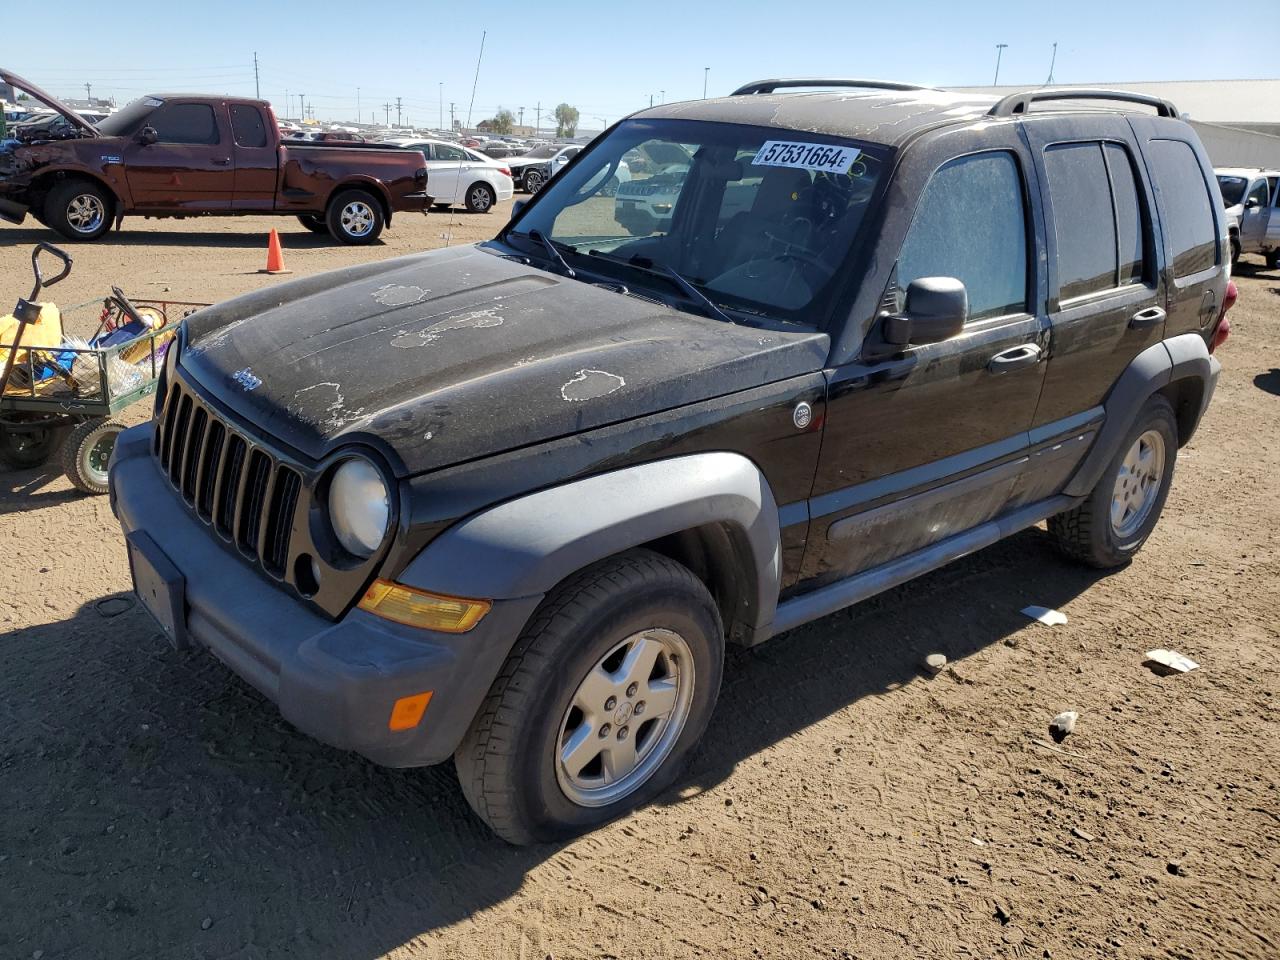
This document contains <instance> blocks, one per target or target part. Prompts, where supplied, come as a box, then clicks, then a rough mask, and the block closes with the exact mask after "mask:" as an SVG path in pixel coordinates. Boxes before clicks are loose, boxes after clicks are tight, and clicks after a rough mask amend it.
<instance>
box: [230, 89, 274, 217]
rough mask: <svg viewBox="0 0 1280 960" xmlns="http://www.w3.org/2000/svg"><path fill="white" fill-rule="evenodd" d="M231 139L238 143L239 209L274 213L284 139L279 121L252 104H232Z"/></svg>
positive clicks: (235, 202)
mask: <svg viewBox="0 0 1280 960" xmlns="http://www.w3.org/2000/svg"><path fill="white" fill-rule="evenodd" d="M229 112H230V117H231V140H232V143H234V144H235V170H236V174H235V188H234V196H233V198H232V206H233V207H234V208H235V209H236V210H271V209H272V208H274V206H275V200H276V178H277V169H276V168H277V166H278V164H279V150H278V147H277V144H278V142H279V139H280V135H279V131H278V130H275V129H274V124H275V120H274V118H273V117H272V116H271V115H270V114H269V113H267V112H265V111H264V110H263V109H262V108H261V107H259V106H257V105H256V104H252V103H233V104H231V105H230V111H229Z"/></svg>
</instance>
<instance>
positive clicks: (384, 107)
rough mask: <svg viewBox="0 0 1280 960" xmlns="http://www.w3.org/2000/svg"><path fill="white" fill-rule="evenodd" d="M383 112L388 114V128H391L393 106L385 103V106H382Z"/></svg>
mask: <svg viewBox="0 0 1280 960" xmlns="http://www.w3.org/2000/svg"><path fill="white" fill-rule="evenodd" d="M382 112H383V113H384V114H386V117H387V120H386V123H387V126H388V127H389V126H391V104H389V103H384V104H383V105H382Z"/></svg>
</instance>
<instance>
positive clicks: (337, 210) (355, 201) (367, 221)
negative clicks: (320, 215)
mask: <svg viewBox="0 0 1280 960" xmlns="http://www.w3.org/2000/svg"><path fill="white" fill-rule="evenodd" d="M325 222H326V223H327V224H328V226H329V232H330V233H331V234H333V237H334V239H335V240H337V241H339V242H340V243H346V244H351V245H353V246H357V245H363V244H366V243H373V241H375V240H377V239H378V235H379V234H381V233H382V224H383V219H382V205H381V204H380V203H378V201H377V199H376V198H375V197H373V196H372V195H371V194H369V193H368V192H366V191H364V190H343V191H342V192H341V193H339V194H338V195H337V196H336V197H334V198H333V199H332V200H330V201H329V210H328V212H327V213H326V215H325Z"/></svg>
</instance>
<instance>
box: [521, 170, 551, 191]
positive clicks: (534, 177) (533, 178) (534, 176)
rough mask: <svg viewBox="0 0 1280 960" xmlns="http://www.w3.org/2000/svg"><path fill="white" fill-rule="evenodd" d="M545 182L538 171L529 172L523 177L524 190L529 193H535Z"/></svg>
mask: <svg viewBox="0 0 1280 960" xmlns="http://www.w3.org/2000/svg"><path fill="white" fill-rule="evenodd" d="M545 182H546V178H545V177H544V176H543V175H542V172H541V171H540V170H530V171H529V172H528V173H526V174H525V175H524V188H525V189H526V190H528V191H529V192H530V193H537V192H538V191H539V190H541V189H542V185H543V184H544V183H545Z"/></svg>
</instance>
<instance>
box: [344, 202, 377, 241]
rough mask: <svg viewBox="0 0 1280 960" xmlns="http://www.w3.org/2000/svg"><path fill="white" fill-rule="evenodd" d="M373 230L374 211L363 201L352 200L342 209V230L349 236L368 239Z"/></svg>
mask: <svg viewBox="0 0 1280 960" xmlns="http://www.w3.org/2000/svg"><path fill="white" fill-rule="evenodd" d="M372 229H373V210H372V209H371V208H370V207H369V205H368V204H367V203H365V202H364V201H363V200H352V201H351V202H350V203H348V204H347V205H346V206H345V207H343V208H342V230H343V232H344V233H346V234H347V235H348V236H352V237H366V236H368V235H369V232H370V231H371V230H372Z"/></svg>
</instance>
